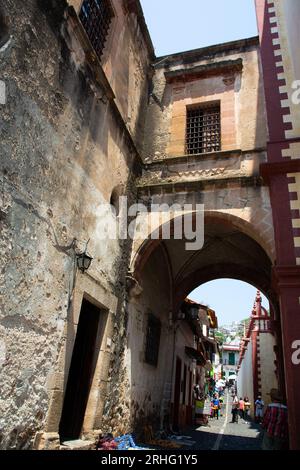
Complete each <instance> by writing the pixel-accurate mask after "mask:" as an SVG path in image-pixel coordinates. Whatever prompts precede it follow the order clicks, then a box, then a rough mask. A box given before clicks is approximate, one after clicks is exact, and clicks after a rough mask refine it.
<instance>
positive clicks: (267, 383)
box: [259, 333, 278, 405]
mask: <svg viewBox="0 0 300 470" xmlns="http://www.w3.org/2000/svg"><path fill="white" fill-rule="evenodd" d="M275 344H276V343H275V338H274V336H272V335H271V334H269V333H264V334H260V335H259V345H260V364H261V394H262V398H263V400H264V402H265V405H267V404H268V403H270V401H271V400H270V395H269V393H270V389H271V388H277V386H278V384H277V379H276V375H275V366H274V360H275V358H276V357H275V353H274V350H273V347H274V345H275Z"/></svg>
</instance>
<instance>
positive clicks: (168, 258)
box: [128, 211, 283, 414]
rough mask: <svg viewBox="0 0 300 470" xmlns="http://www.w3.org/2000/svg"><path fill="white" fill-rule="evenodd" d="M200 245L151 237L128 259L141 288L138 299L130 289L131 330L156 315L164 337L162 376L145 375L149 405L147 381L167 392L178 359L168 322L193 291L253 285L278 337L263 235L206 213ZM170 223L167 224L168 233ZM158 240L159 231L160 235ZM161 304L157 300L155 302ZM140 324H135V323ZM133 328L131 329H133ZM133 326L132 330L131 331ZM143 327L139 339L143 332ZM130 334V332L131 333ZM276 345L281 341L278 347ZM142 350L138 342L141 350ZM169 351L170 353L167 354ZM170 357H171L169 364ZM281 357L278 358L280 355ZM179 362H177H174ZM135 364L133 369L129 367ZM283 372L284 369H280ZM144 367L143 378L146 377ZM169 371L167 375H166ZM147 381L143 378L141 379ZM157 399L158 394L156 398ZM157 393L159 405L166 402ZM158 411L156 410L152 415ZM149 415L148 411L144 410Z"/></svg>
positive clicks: (138, 393)
mask: <svg viewBox="0 0 300 470" xmlns="http://www.w3.org/2000/svg"><path fill="white" fill-rule="evenodd" d="M204 222H205V223H204V245H203V248H202V249H201V250H194V251H187V250H186V249H185V241H186V240H184V239H182V240H178V239H174V238H171V239H169V240H164V239H163V238H162V237H161V238H159V239H154V240H153V239H151V234H150V236H149V238H147V239H146V240H144V241H140V242H139V248H138V250H137V251H136V252H135V253H133V256H132V259H131V277H132V278H133V279H135V280H136V282H137V283H138V285H139V287H140V289H139V292H138V295H136V290H132V292H133V295H132V296H131V297H130V300H129V304H128V311H129V316H130V326H129V331H130V330H131V331H135V332H136V331H137V328H138V327H137V325H138V324H140V325H141V324H143V322H144V323H145V316H146V315H147V313H148V312H151V313H153V312H154V313H157V312H158V311H159V315H160V319H161V322H162V325H163V324H164V325H165V326H164V334H163V355H164V364H161V365H160V366H161V372H160V371H159V370H158V369H157V370H156V371H155V370H153V369H152V370H149V374H150V375H151V377H152V380H150V381H149V383H148V392H149V397H150V399H151V400H155V399H157V398H155V399H154V398H153V397H154V396H159V393H158V390H157V389H156V392H155V393H153V394H151V392H150V391H149V388H150V389H151V381H152V382H153V383H154V381H156V383H157V384H158V383H161V385H160V386H161V387H163V384H164V380H167V381H168V387H167V388H170V383H172V380H174V373H175V372H174V367H175V366H174V357H175V359H176V354H175V353H174V351H175V346H174V341H175V340H174V339H172V337H171V333H169V329H168V323H169V322H170V318H172V319H173V321H176V318H177V314H178V311H179V309H180V306H181V304H182V302H183V300H184V299H185V298H186V297H187V295H188V294H189V293H190V292H191V291H192V290H193V289H194V288H196V287H197V286H199V285H201V284H203V283H205V282H207V281H210V280H214V279H218V278H224V277H226V278H233V279H238V280H242V281H245V282H248V283H250V284H252V285H253V286H255V287H257V288H258V289H259V290H261V291H262V292H263V293H264V294H265V295H266V296H267V297H268V299H269V300H270V304H271V310H272V315H274V321H275V323H276V322H277V324H279V328H277V332H276V333H277V334H278V335H279V336H280V335H281V329H280V318H279V308H278V297H277V293H276V291H275V289H274V288H273V282H272V266H273V263H274V253H273V251H272V250H269V249H268V247H269V246H270V245H269V244H268V242H267V240H266V238H265V234H264V232H263V231H259V230H258V226H255V225H254V224H251V223H250V222H249V221H247V220H245V219H243V218H241V217H237V216H235V215H232V214H228V213H226V212H225V213H222V212H221V211H207V212H205V217H204ZM172 227H173V221H171V234H172V233H173V232H172ZM160 235H162V231H161V232H160ZM157 299H159V300H157ZM135 319H138V320H135ZM134 325H135V326H134ZM131 327H132V328H131ZM145 328H146V326H145V324H144V327H142V328H141V329H140V330H139V334H140V335H143V334H144V332H145ZM129 334H130V333H129ZM277 344H279V345H280V338H279V341H278V343H277ZM141 348H142V343H141V345H140V349H141ZM170 348H173V351H170ZM129 349H130V352H131V356H130V359H131V360H132V361H134V359H133V358H134V354H133V343H132V345H131V344H129ZM168 355H170V356H173V357H170V358H169V359H168ZM279 356H280V357H281V355H280V354H279ZM175 363H178V361H175ZM132 364H134V366H133V365H132ZM132 364H131V376H132V377H131V380H129V382H131V383H133V384H135V385H134V389H135V391H134V392H133V396H134V397H133V401H134V402H136V401H137V397H139V399H140V400H141V399H142V400H143V398H142V397H143V396H144V395H143V393H144V392H143V390H142V387H140V388H139V386H138V385H137V383H138V380H139V379H138V376H137V373H136V371H137V370H138V365H137V361H136V362H134V363H132ZM281 365H282V368H283V364H281ZM147 367H148V366H146V367H145V368H144V369H142V367H141V370H143V373H144V374H145V376H146V377H147ZM171 369H173V372H172V373H171V372H170V370H171ZM154 377H155V378H154ZM144 380H145V381H146V382H147V378H146V379H144ZM155 394H156V395H155ZM164 399H165V398H164V392H163V391H161V395H160V402H161V403H162V401H163V400H164ZM156 411H157V410H156ZM143 412H145V414H147V412H148V411H147V409H145V410H143Z"/></svg>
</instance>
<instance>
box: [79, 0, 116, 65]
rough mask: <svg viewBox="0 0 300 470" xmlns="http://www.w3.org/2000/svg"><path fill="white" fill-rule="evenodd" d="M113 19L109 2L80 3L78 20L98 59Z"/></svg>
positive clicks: (93, 0) (107, 0)
mask: <svg viewBox="0 0 300 470" xmlns="http://www.w3.org/2000/svg"><path fill="white" fill-rule="evenodd" d="M113 17H114V12H113V9H112V6H111V3H110V1H109V0H84V1H83V3H82V6H81V10H80V13H79V18H80V21H81V23H82V25H83V27H84V29H85V31H86V33H87V35H88V38H89V40H90V41H91V44H92V46H93V48H94V49H95V52H96V54H97V56H98V58H99V59H101V56H102V53H103V49H104V46H105V41H106V38H107V34H108V31H109V28H110V24H111V21H112V18H113Z"/></svg>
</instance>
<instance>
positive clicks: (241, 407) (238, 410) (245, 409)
mask: <svg viewBox="0 0 300 470" xmlns="http://www.w3.org/2000/svg"><path fill="white" fill-rule="evenodd" d="M250 407H251V403H250V400H249V398H248V397H244V398H242V397H240V399H238V397H237V395H236V394H235V395H234V396H233V401H232V409H231V414H232V421H231V422H232V423H238V419H239V417H240V418H241V419H243V420H244V422H246V421H248V419H249V411H250Z"/></svg>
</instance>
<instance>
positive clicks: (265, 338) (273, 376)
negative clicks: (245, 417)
mask: <svg viewBox="0 0 300 470" xmlns="http://www.w3.org/2000/svg"><path fill="white" fill-rule="evenodd" d="M273 324H274V322H273V321H272V319H271V317H270V314H269V313H268V312H267V311H266V309H265V308H264V307H262V305H261V295H260V292H257V296H256V299H255V303H254V307H253V310H252V314H251V318H250V323H249V326H248V329H247V332H246V334H245V337H244V338H243V339H242V341H241V344H240V355H239V361H238V368H237V369H238V378H237V391H238V395H239V396H241V397H248V398H249V400H250V403H251V404H252V406H251V414H252V416H254V412H255V409H254V403H255V401H256V400H257V397H258V396H259V395H260V396H261V397H262V399H263V401H264V404H265V406H267V405H268V404H269V403H270V402H271V397H270V390H271V388H277V387H278V383H279V376H278V369H277V361H276V354H275V337H274V332H273V330H272V327H273Z"/></svg>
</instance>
